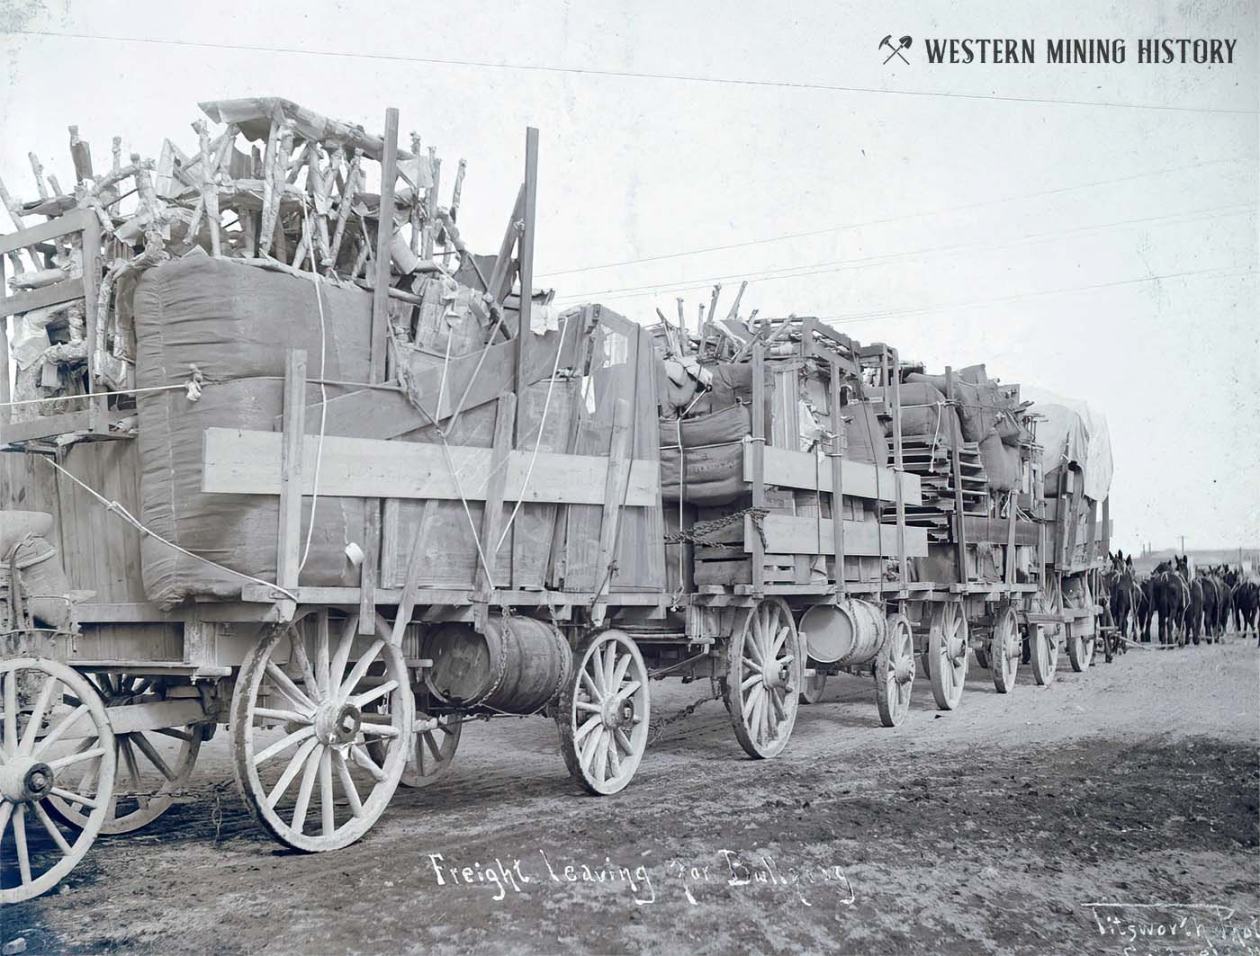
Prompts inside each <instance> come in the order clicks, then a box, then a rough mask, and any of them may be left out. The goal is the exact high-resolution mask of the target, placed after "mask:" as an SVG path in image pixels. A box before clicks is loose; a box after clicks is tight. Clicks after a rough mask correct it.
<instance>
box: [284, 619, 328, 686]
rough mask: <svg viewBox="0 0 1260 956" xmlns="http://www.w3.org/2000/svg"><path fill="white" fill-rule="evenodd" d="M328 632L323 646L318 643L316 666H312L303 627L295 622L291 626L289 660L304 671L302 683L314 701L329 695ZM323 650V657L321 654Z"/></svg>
mask: <svg viewBox="0 0 1260 956" xmlns="http://www.w3.org/2000/svg"><path fill="white" fill-rule="evenodd" d="M327 637H328V634H327V632H325V633H324V639H325V643H324V644H323V645H322V647H321V646H319V645H318V644H317V645H316V650H317V652H316V660H317V661H318V663H317V665H316V667H312V666H311V659H310V657H308V656H307V654H306V637H305V635H303V634H302V631H301V629H300V628H299V627H298V626H297V625H296V624H294V625H293V626H291V627H290V628H289V660H290V661H291V662H292V663H294V664H296V665H297V666H298V670H299V671H301V672H302V685H303V687H304V688H305V689H306V696H307V697H310V698H311V699H312V700H313V701H316V702H318V701H321V700H323V699H324V698H326V697H327V696H328V687H327V684H328V644H327ZM320 652H322V659H321V654H320Z"/></svg>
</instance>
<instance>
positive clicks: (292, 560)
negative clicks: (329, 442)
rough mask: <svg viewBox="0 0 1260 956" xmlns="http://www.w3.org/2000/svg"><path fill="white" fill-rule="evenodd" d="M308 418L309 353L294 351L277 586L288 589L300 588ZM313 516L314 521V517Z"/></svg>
mask: <svg viewBox="0 0 1260 956" xmlns="http://www.w3.org/2000/svg"><path fill="white" fill-rule="evenodd" d="M305 416H306V352H305V350H303V349H290V350H289V354H288V356H287V358H286V361H285V369H284V417H285V427H284V432H283V433H282V434H281V435H280V439H281V449H280V521H279V528H278V534H277V544H276V547H277V549H278V550H277V558H276V583H277V584H279V585H280V587H282V588H285V589H291V588H295V587H297V583H298V564H299V563H300V561H301V557H302V555H301V551H302V547H301V539H302V488H303V485H304V481H303V471H304V470H305V469H304V467H303V466H304V464H305V455H304V453H303V447H302V445H303V438H304V435H305V429H304V428H303V419H304V418H305ZM312 478H314V475H312ZM311 517H312V519H314V515H312V516H311Z"/></svg>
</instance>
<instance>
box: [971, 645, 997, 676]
mask: <svg viewBox="0 0 1260 956" xmlns="http://www.w3.org/2000/svg"><path fill="white" fill-rule="evenodd" d="M973 650H974V651H975V652H976V663H977V664H979V665H980V666H981V667H983V668H984V669H985V670H988V669H989V668H990V667H991V666H992V664H993V662H992V661H990V660H989V648H987V647H976V648H973Z"/></svg>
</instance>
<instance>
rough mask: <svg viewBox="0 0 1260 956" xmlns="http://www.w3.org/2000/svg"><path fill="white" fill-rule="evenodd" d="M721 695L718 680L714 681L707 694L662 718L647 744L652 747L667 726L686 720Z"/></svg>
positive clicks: (653, 729)
mask: <svg viewBox="0 0 1260 956" xmlns="http://www.w3.org/2000/svg"><path fill="white" fill-rule="evenodd" d="M721 696H722V692H721V689H720V688H719V686H718V682H717V681H712V686H711V687H710V689H709V693H707V694H705V695H704V696H703V697H700V698H697V699H696V700H693V701H692V702H691V703H690V704H688V705H687V706H686V707H684V708H683V709H682V710H680V711H678V712H677V713H674V714H671V715H670V716H668V717H666V718H665V719H664V720H662V721H661V722H660V723H659V724H656V725H655V726H654V727H653V728H652V733H651V735H650V736H649V737H648V742H647V745H648V746H649V747H650V746H651V745H652V744H654V743H656V741H657V739H658V738H659V737H660V736H661V734H662V733H663V732H664V730H665V728H666V727H668V726H669V725H670V724H676V723H678V722H679V721H680V720H686V719H687V718H688V717H690V716H691V715H692V714H694V713H695V712H696V711H697V710H699V709H700V708H701V707H703V706H704V705H705V704H707V703H708V702H709V701H711V700H718V699H719V698H720V697H721Z"/></svg>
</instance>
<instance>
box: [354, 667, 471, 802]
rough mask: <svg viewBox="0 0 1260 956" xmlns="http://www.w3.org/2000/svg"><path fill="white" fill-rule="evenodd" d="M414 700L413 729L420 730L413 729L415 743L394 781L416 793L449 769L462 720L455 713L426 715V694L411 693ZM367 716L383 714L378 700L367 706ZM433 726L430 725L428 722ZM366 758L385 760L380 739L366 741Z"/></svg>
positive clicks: (461, 727) (383, 748)
mask: <svg viewBox="0 0 1260 956" xmlns="http://www.w3.org/2000/svg"><path fill="white" fill-rule="evenodd" d="M415 701H416V723H415V726H417V727H424V728H425V729H423V730H417V731H416V733H415V743H414V744H413V746H412V748H411V750H410V751H409V752H408V753H407V766H406V767H404V768H403V774H402V776H401V777H400V778H399V780H398V782H399V784H401V785H402V786H404V787H409V788H411V789H412V790H419V789H421V788H423V787H427V786H429V785H430V784H434V783H437V782H438V781H439V780H441V779H442V778H443V777H445V776H446V774H447V773H448V772H449V771H450V769H451V764H452V761H454V759H455V751H456V750H457V749H458V748H459V738H460V736H461V734H462V733H463V729H464V724H463V719H462V717H461V716H460V715H459V714H442V715H441V716H435V715H432V714H430V713H429V712H428V709H429V707H430V706H431V705H430V697H429V693H428V691H427V690H426V691H417V692H416V694H415ZM367 710H368V712H369V713H374V714H378V713H384V712H385V711H386V708H385V707H384V706H382V701H380V700H377V701H375V702H373V703H371V704H369V705H368V707H367ZM431 721H432V722H433V724H432V725H431V726H430V722H431ZM366 746H367V752H368V755H369V756H370V757H371V758H372V759H373V760H375V761H376V762H377V763H378V764H380V763H383V762H384V760H385V752H386V748H385V741H384V739H369V740H368V741H367V744H366Z"/></svg>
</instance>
